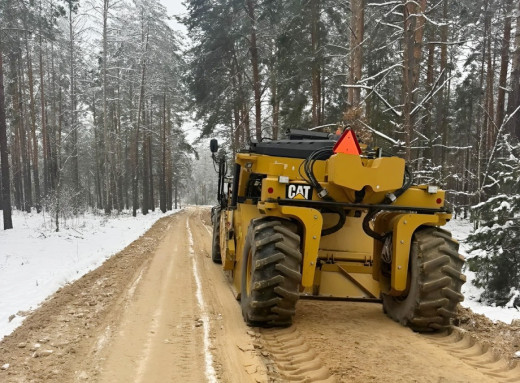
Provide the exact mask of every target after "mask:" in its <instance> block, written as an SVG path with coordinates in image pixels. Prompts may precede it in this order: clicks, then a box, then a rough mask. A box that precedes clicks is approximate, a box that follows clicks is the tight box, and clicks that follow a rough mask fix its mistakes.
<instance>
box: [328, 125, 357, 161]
mask: <svg viewBox="0 0 520 383" xmlns="http://www.w3.org/2000/svg"><path fill="white" fill-rule="evenodd" d="M332 151H333V152H334V153H345V154H356V155H360V154H361V148H360V147H359V142H358V140H357V138H356V135H355V134H354V131H353V130H350V129H347V130H345V131H344V132H343V134H342V135H341V137H340V138H339V140H338V142H336V145H334V148H333V149H332Z"/></svg>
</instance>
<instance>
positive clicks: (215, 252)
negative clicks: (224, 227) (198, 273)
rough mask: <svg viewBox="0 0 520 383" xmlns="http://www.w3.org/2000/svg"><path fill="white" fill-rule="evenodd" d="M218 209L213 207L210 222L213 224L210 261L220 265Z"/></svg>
mask: <svg viewBox="0 0 520 383" xmlns="http://www.w3.org/2000/svg"><path fill="white" fill-rule="evenodd" d="M220 212H221V210H220V207H214V208H213V211H212V214H211V220H212V223H213V240H212V242H211V260H212V261H213V262H215V263H222V255H221V253H220Z"/></svg>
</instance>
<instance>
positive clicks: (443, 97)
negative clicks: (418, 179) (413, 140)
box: [439, 0, 449, 183]
mask: <svg viewBox="0 0 520 383" xmlns="http://www.w3.org/2000/svg"><path fill="white" fill-rule="evenodd" d="M442 22H443V25H442V26H441V61H440V70H441V73H442V75H441V78H440V83H441V84H444V83H445V82H446V78H447V71H448V45H447V42H448V24H447V23H448V0H444V1H443V4H442ZM448 100H449V92H448V91H447V89H442V91H441V92H440V96H439V110H440V116H439V117H440V128H441V132H442V146H441V174H442V176H441V178H442V182H443V183H444V178H445V176H446V174H447V167H448V164H447V158H448V149H447V146H448V118H447V112H448V108H447V105H446V104H447V102H448Z"/></svg>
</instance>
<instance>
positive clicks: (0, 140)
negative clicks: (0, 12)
mask: <svg viewBox="0 0 520 383" xmlns="http://www.w3.org/2000/svg"><path fill="white" fill-rule="evenodd" d="M0 162H1V167H2V190H1V194H2V196H1V197H2V209H3V221H4V230H7V229H12V228H13V220H12V217H11V184H10V176H9V154H8V149H7V121H6V118H5V92H4V69H3V56H2V40H1V36H0Z"/></svg>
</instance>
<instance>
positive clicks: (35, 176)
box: [25, 34, 41, 213]
mask: <svg viewBox="0 0 520 383" xmlns="http://www.w3.org/2000/svg"><path fill="white" fill-rule="evenodd" d="M25 49H26V52H27V74H28V77H29V108H30V113H31V138H30V139H32V165H33V167H32V170H33V184H34V197H35V201H34V202H35V206H36V211H37V212H38V213H40V212H41V202H40V199H41V196H40V193H41V192H40V172H39V168H38V139H37V137H36V108H35V99H34V77H33V68H32V59H31V51H30V49H29V42H28V38H27V34H26V35H25Z"/></svg>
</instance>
